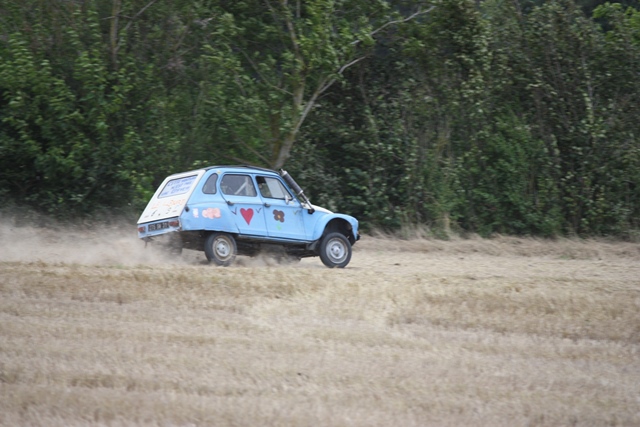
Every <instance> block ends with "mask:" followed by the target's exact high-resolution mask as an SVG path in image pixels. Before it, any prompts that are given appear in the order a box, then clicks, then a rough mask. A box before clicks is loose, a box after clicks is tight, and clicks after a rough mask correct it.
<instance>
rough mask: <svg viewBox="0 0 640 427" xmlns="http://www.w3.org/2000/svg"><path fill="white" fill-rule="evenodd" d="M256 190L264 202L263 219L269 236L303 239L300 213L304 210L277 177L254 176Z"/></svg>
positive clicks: (303, 232) (304, 237) (304, 236)
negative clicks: (256, 185) (256, 184)
mask: <svg viewBox="0 0 640 427" xmlns="http://www.w3.org/2000/svg"><path fill="white" fill-rule="evenodd" d="M256 182H257V183H258V190H259V191H260V196H262V200H263V202H264V207H265V221H266V227H267V232H268V233H269V237H273V238H284V239H294V240H305V239H306V235H305V231H304V224H303V221H302V215H303V214H304V213H305V210H304V209H303V208H302V206H301V205H300V202H298V200H296V199H295V198H294V197H293V196H292V195H291V193H290V192H289V190H287V188H286V187H285V186H284V184H283V183H282V181H280V179H279V178H277V177H273V176H262V175H258V176H256Z"/></svg>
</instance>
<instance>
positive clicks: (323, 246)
mask: <svg viewBox="0 0 640 427" xmlns="http://www.w3.org/2000/svg"><path fill="white" fill-rule="evenodd" d="M320 259H321V260H322V263H323V264H324V265H326V266H327V267H329V268H335V267H337V268H344V267H346V266H347V264H349V261H351V243H349V240H347V238H346V237H345V236H344V235H343V234H342V233H329V234H327V235H326V236H324V237H323V238H322V241H321V242H320Z"/></svg>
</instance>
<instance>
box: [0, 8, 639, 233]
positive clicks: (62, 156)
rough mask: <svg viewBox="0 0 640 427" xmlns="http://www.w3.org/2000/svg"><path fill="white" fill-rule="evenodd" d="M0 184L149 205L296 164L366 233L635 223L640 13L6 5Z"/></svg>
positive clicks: (12, 194)
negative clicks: (238, 173) (420, 227)
mask: <svg viewBox="0 0 640 427" xmlns="http://www.w3.org/2000/svg"><path fill="white" fill-rule="evenodd" d="M0 58H1V60H0V184H1V185H0V196H1V197H2V198H3V199H5V201H6V202H11V201H13V202H15V203H24V204H28V205H30V206H35V207H37V208H38V209H41V210H44V211H48V212H51V213H55V214H64V213H70V212H73V213H85V214H86V213H91V212H94V211H95V210H97V209H102V208H108V209H114V208H122V207H126V206H132V207H133V208H134V209H139V208H140V207H141V206H142V205H143V204H144V203H145V202H146V200H147V199H148V197H149V195H150V194H151V192H152V191H153V190H154V189H155V185H157V184H158V182H159V181H160V180H161V179H162V178H164V176H165V175H166V174H168V173H170V172H177V171H181V170H185V169H188V168H193V167H198V166H201V165H206V164H212V163H219V164H221V163H229V162H232V163H251V164H259V165H263V166H270V167H274V168H279V167H282V166H283V165H285V164H286V165H287V167H288V168H289V169H291V171H292V173H295V174H296V176H297V179H298V180H299V181H300V182H301V183H303V184H304V185H306V186H308V187H309V189H308V191H307V192H308V193H309V194H312V195H314V201H315V202H317V203H319V204H325V205H327V206H329V207H331V208H332V209H338V210H344V211H346V212H349V213H352V214H354V215H356V216H358V217H359V218H360V219H361V220H362V221H363V223H364V225H365V226H381V227H384V228H391V229H392V228H397V227H399V226H400V225H401V224H403V223H412V224H414V223H421V224H427V225H429V226H431V227H432V228H433V229H434V230H441V231H447V230H449V229H450V228H456V229H458V230H459V231H470V232H478V233H481V234H486V235H489V234H492V233H514V234H529V235H544V236H555V235H561V234H580V235H617V236H624V237H633V236H634V235H636V234H634V233H637V230H638V229H639V228H640V224H639V222H640V221H639V218H640V192H639V191H638V188H639V184H640V141H639V135H640V122H639V121H638V120H637V117H639V116H640V111H638V109H639V108H640V99H639V97H640V75H638V70H640V12H639V11H638V5H637V3H636V2H634V1H627V2H624V3H615V4H610V3H604V4H603V3H602V2H585V1H582V2H574V1H573V0H553V1H548V2H538V1H530V0H527V1H525V0H518V1H506V0H485V1H483V2H476V1H470V0H438V1H432V2H428V1H424V2H422V1H405V0H386V1H385V0H376V1H364V0H296V1H293V0H239V1H225V0H208V1H197V2H193V1H186V0H174V1H163V0H128V1H123V0H79V1H74V2H69V1H65V0H49V1H45V0H24V1H17V0H10V1H8V2H4V3H3V4H2V5H0Z"/></svg>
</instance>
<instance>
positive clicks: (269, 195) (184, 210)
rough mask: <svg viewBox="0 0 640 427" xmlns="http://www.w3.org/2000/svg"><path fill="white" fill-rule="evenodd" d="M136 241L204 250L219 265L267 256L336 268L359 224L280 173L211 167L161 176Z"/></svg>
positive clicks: (354, 238)
mask: <svg viewBox="0 0 640 427" xmlns="http://www.w3.org/2000/svg"><path fill="white" fill-rule="evenodd" d="M138 237H140V238H141V239H143V240H145V241H146V242H149V241H154V240H155V241H164V243H165V244H169V246H170V247H171V248H173V249H175V250H177V251H178V252H179V251H181V250H182V249H192V250H198V251H204V253H205V255H206V257H207V259H208V260H209V261H210V262H213V263H215V264H217V265H221V266H228V265H230V264H232V263H233V261H234V260H235V258H236V255H247V256H255V255H257V254H259V253H261V252H271V253H273V254H274V255H275V256H276V257H286V258H289V259H297V260H299V259H301V258H305V257H312V256H320V259H321V260H322V262H323V263H324V265H326V266H327V267H330V268H334V267H338V268H343V267H345V266H346V265H347V264H349V261H350V260H351V252H352V251H351V247H352V246H353V245H354V244H355V243H356V242H357V241H358V240H359V238H360V235H359V234H358V220H356V219H355V218H354V217H352V216H349V215H344V214H339V213H333V212H330V211H328V210H327V209H323V208H320V207H317V206H314V205H312V204H311V202H310V201H309V199H308V198H307V197H306V196H305V194H304V192H303V191H302V189H301V188H300V186H298V184H296V182H295V181H294V180H293V178H292V177H291V176H290V175H289V174H288V173H287V172H286V171H284V170H280V172H279V173H278V172H276V171H273V170H270V169H262V168H257V167H249V166H211V167H207V168H203V169H197V170H193V171H190V172H183V173H178V174H175V175H171V176H169V177H167V178H166V179H165V180H164V182H163V183H162V184H161V185H160V187H159V188H158V190H157V191H156V193H155V194H154V195H153V197H152V198H151V200H150V201H149V204H148V205H147V207H146V208H145V210H144V212H143V213H142V215H141V216H140V219H139V220H138Z"/></svg>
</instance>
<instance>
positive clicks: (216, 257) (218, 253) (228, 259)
mask: <svg viewBox="0 0 640 427" xmlns="http://www.w3.org/2000/svg"><path fill="white" fill-rule="evenodd" d="M237 252H238V248H237V246H236V241H235V239H234V238H233V236H231V235H229V234H225V233H213V234H211V235H209V237H207V240H205V242H204V253H205V255H206V256H207V259H208V260H209V261H210V262H211V261H213V262H215V263H216V264H217V265H221V266H223V267H227V266H229V265H231V263H233V260H235V259H236V253H237Z"/></svg>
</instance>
